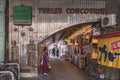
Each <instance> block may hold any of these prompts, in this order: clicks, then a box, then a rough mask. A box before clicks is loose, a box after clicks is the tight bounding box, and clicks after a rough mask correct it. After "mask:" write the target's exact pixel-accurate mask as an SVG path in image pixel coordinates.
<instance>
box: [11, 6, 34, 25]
mask: <svg viewBox="0 0 120 80" xmlns="http://www.w3.org/2000/svg"><path fill="white" fill-rule="evenodd" d="M31 22H32V9H31V7H30V6H13V23H14V25H31Z"/></svg>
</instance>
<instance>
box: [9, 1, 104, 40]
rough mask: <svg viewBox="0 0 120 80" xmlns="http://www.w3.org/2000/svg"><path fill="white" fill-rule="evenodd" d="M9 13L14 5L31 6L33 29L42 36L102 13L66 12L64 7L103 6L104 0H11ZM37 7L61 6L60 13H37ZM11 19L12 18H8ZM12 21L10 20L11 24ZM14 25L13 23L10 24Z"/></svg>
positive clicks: (97, 16) (91, 18)
mask: <svg viewBox="0 0 120 80" xmlns="http://www.w3.org/2000/svg"><path fill="white" fill-rule="evenodd" d="M11 1H12V2H10V10H11V11H10V15H12V7H13V6H15V5H21V4H23V5H28V6H32V11H33V15H35V17H33V21H32V26H31V27H33V28H34V31H35V32H37V34H39V36H42V37H43V38H44V37H45V36H47V35H49V34H50V33H52V32H53V31H55V30H58V29H60V28H64V27H65V26H70V25H73V24H77V23H82V22H87V21H90V20H93V19H95V18H99V17H101V16H102V14H89V13H88V14H67V13H66V8H105V1H100V0H54V1H51V0H17V1H16V0H11ZM38 8H61V9H62V13H60V14H43V13H39V10H38ZM10 21H12V18H10ZM12 23H13V22H11V24H12ZM11 26H12V27H14V25H13V24H12V25H11Z"/></svg>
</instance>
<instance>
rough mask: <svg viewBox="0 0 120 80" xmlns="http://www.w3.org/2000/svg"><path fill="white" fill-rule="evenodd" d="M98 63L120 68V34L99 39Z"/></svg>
mask: <svg viewBox="0 0 120 80" xmlns="http://www.w3.org/2000/svg"><path fill="white" fill-rule="evenodd" d="M98 63H99V64H101V65H104V66H108V67H114V68H120V36H119V37H112V38H103V39H99V40H98Z"/></svg>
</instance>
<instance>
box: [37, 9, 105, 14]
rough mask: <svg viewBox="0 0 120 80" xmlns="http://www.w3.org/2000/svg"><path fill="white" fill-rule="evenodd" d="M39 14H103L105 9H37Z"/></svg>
mask: <svg viewBox="0 0 120 80" xmlns="http://www.w3.org/2000/svg"><path fill="white" fill-rule="evenodd" d="M38 12H39V13H40V14H61V13H64V12H65V13H67V14H104V12H105V8H66V9H65V10H64V9H62V8H38Z"/></svg>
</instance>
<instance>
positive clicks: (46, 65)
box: [41, 50, 50, 75]
mask: <svg viewBox="0 0 120 80" xmlns="http://www.w3.org/2000/svg"><path fill="white" fill-rule="evenodd" d="M41 65H42V73H43V74H44V75H48V73H49V71H50V69H49V66H50V63H49V57H48V52H47V50H45V51H44V52H43V56H42V60H41Z"/></svg>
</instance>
